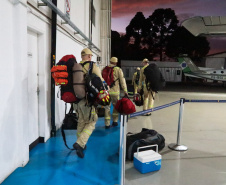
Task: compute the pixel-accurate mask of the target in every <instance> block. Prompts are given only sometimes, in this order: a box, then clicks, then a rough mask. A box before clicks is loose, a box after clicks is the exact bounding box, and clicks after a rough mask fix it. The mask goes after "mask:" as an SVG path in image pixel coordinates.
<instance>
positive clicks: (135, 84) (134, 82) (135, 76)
mask: <svg viewBox="0 0 226 185" xmlns="http://www.w3.org/2000/svg"><path fill="white" fill-rule="evenodd" d="M139 80H140V68H139V67H137V69H136V72H135V73H134V74H133V79H132V85H133V87H134V94H137V89H138V84H139Z"/></svg>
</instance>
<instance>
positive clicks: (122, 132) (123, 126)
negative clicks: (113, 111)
mask: <svg viewBox="0 0 226 185" xmlns="http://www.w3.org/2000/svg"><path fill="white" fill-rule="evenodd" d="M127 121H128V120H127V115H121V122H120V146H119V147H120V150H119V168H120V169H119V184H120V185H124V184H125V161H126V128H127Z"/></svg>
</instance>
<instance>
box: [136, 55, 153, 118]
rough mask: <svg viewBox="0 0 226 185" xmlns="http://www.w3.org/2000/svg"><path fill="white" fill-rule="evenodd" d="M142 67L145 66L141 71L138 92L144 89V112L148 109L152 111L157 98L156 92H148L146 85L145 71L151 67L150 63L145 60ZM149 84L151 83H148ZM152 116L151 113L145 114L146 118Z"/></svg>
mask: <svg viewBox="0 0 226 185" xmlns="http://www.w3.org/2000/svg"><path fill="white" fill-rule="evenodd" d="M142 65H143V68H142V69H141V70H140V79H139V86H138V90H137V91H138V92H140V90H141V89H142V88H143V90H144V105H143V110H147V109H151V108H153V106H154V97H155V92H154V91H152V90H151V89H150V90H148V89H147V85H148V84H146V77H145V75H144V69H145V68H146V67H148V65H149V61H148V59H146V58H145V59H144V60H143V61H142ZM147 83H149V82H147ZM150 115H151V112H149V113H147V114H145V116H150Z"/></svg>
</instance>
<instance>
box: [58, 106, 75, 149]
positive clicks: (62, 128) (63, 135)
mask: <svg viewBox="0 0 226 185" xmlns="http://www.w3.org/2000/svg"><path fill="white" fill-rule="evenodd" d="M66 111H67V103H65V116H66ZM72 112H73V104H72V103H71V108H70V110H69V112H68V113H72ZM61 134H62V137H63V140H64V144H65V146H66V147H67V148H68V149H69V150H75V149H74V148H73V149H72V148H70V147H69V146H68V145H67V141H66V135H65V132H64V123H63V125H62V127H61Z"/></svg>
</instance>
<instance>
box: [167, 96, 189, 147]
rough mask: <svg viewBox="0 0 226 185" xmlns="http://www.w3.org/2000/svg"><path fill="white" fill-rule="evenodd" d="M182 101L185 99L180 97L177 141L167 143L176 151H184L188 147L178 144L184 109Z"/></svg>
mask: <svg viewBox="0 0 226 185" xmlns="http://www.w3.org/2000/svg"><path fill="white" fill-rule="evenodd" d="M184 102H185V99H184V98H181V99H180V109H179V119H178V129H177V143H176V144H175V143H171V144H169V146H168V147H169V148H170V149H172V150H176V151H186V150H187V149H188V147H187V146H184V145H181V144H180V139H181V136H180V135H181V128H182V123H183V111H184Z"/></svg>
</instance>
